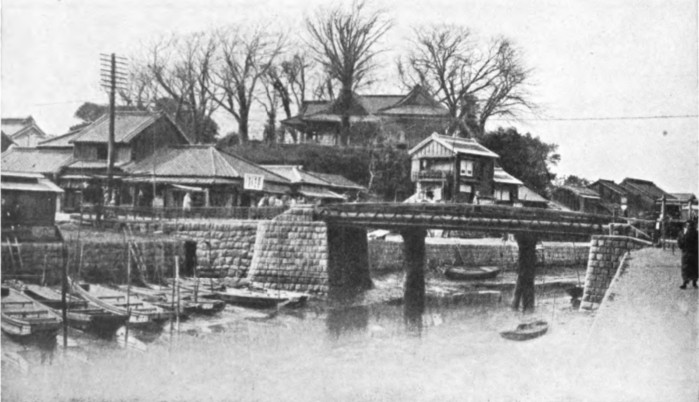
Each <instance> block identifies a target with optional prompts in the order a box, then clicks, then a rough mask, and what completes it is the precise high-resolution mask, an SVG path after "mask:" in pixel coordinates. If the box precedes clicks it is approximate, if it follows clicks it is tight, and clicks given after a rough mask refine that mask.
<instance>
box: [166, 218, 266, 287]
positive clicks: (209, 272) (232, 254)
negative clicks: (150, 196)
mask: <svg viewBox="0 0 699 402" xmlns="http://www.w3.org/2000/svg"><path fill="white" fill-rule="evenodd" d="M257 228H258V221H250V220H241V221H226V222H207V221H194V220H192V221H187V222H180V223H177V224H168V225H166V226H165V227H164V228H163V229H164V231H166V232H168V233H171V234H172V235H173V236H175V237H178V238H180V239H183V240H190V241H194V242H196V256H197V275H199V276H207V277H226V276H229V277H239V278H242V277H246V276H247V273H248V269H249V268H250V263H251V262H252V256H253V246H254V244H255V236H256V233H257Z"/></svg>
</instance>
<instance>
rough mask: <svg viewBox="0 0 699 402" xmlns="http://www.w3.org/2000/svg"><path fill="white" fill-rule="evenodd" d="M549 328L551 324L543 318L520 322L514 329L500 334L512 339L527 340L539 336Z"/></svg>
mask: <svg viewBox="0 0 699 402" xmlns="http://www.w3.org/2000/svg"><path fill="white" fill-rule="evenodd" d="M548 329H549V324H548V323H547V322H546V321H543V320H537V321H533V322H528V323H523V324H519V325H518V326H517V328H515V329H514V330H513V331H502V332H500V336H502V337H503V338H505V339H509V340H511V341H526V340H529V339H534V338H538V337H540V336H541V335H543V334H545V333H546V331H548Z"/></svg>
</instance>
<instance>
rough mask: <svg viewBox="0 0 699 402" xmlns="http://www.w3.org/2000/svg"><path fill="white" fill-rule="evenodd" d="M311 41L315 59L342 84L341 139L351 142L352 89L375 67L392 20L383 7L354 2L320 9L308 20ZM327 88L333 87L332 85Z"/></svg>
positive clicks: (340, 98)
mask: <svg viewBox="0 0 699 402" xmlns="http://www.w3.org/2000/svg"><path fill="white" fill-rule="evenodd" d="M306 27H307V29H308V33H309V36H310V39H309V41H308V43H309V46H310V47H311V50H312V51H313V53H314V56H315V59H316V60H317V61H318V63H320V65H321V66H322V67H323V68H324V70H325V71H327V72H328V76H329V78H330V79H333V80H337V81H338V82H339V84H340V95H339V98H338V103H337V106H338V111H339V112H340V114H341V133H340V142H341V144H342V145H347V144H348V139H349V138H348V137H349V127H350V108H351V106H352V105H351V103H352V91H354V90H355V89H356V88H357V86H358V85H359V84H361V83H362V81H364V80H365V79H366V78H367V75H368V74H369V73H370V72H371V71H372V70H373V69H374V67H375V65H374V58H375V56H376V54H377V52H378V50H377V49H376V44H377V42H378V41H379V40H380V39H381V37H382V36H383V35H384V34H385V33H386V32H387V31H388V30H389V29H390V27H391V22H390V21H388V20H387V19H386V18H385V14H384V13H383V12H380V11H374V12H368V11H366V9H365V7H364V3H362V2H355V3H353V4H352V6H351V8H350V9H349V10H345V9H342V8H340V7H337V8H335V9H333V10H330V11H325V10H321V11H319V12H318V13H317V14H316V15H315V18H308V19H307V20H306ZM328 88H332V87H331V86H330V87H328Z"/></svg>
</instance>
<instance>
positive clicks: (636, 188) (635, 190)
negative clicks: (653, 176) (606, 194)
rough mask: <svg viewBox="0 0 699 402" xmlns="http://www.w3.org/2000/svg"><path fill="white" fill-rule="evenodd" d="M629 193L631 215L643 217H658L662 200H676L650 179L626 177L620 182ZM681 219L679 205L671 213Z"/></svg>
mask: <svg viewBox="0 0 699 402" xmlns="http://www.w3.org/2000/svg"><path fill="white" fill-rule="evenodd" d="M619 185H620V186H621V187H623V188H624V189H625V190H626V192H627V194H628V203H629V207H628V208H629V214H628V215H629V216H631V217H637V218H641V219H657V218H658V216H660V207H661V200H662V198H663V197H665V200H666V201H670V200H674V197H673V196H672V195H671V194H670V193H667V192H665V190H663V189H661V188H660V187H658V186H657V185H656V184H655V183H653V182H652V181H649V180H642V179H634V178H629V177H627V178H625V179H624V180H622V181H621V183H619ZM669 215H670V216H671V217H675V218H676V219H679V207H678V208H677V211H673V212H671V213H670V214H669Z"/></svg>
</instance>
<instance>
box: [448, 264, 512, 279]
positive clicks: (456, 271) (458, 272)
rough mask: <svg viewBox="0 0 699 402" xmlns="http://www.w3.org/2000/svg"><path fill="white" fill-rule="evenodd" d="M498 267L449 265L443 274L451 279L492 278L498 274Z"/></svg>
mask: <svg viewBox="0 0 699 402" xmlns="http://www.w3.org/2000/svg"><path fill="white" fill-rule="evenodd" d="M499 273H500V268H498V267H473V268H467V267H451V268H447V270H446V271H445V272H444V276H446V277H447V278H448V279H451V280H460V281H472V280H482V279H492V278H495V277H496V276H498V274H499Z"/></svg>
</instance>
